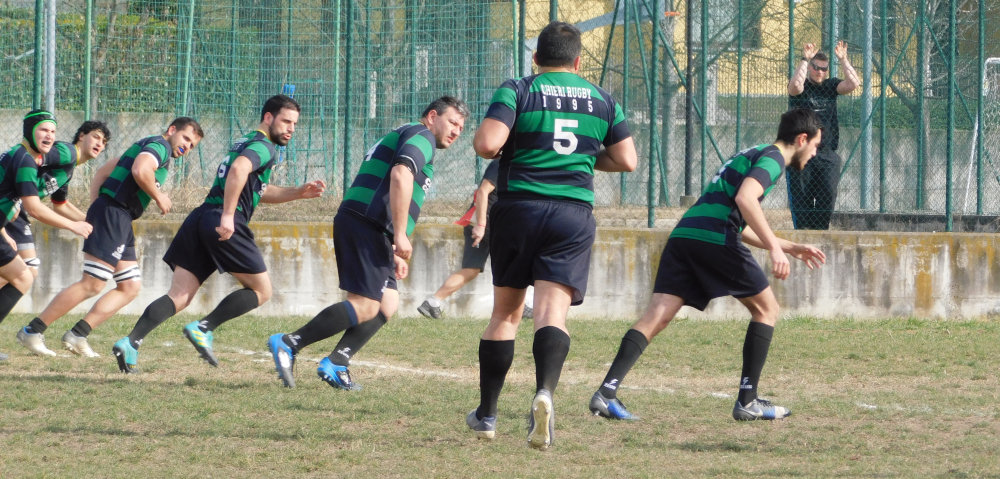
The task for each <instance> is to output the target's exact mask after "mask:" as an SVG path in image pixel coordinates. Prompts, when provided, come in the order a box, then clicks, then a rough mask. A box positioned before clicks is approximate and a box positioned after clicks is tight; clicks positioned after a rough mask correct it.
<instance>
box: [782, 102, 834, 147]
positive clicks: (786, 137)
mask: <svg viewBox="0 0 1000 479" xmlns="http://www.w3.org/2000/svg"><path fill="white" fill-rule="evenodd" d="M822 128H823V124H822V123H820V121H819V117H818V116H816V112H814V111H812V110H808V109H805V108H795V109H794V110H788V111H786V112H785V114H783V115H781V122H780V123H779V124H778V141H781V142H785V143H788V144H792V143H794V142H795V137H796V136H799V135H801V134H803V133H805V134H806V138H807V139H810V140H811V139H813V138H815V137H816V133H818V132H819V130H821V129H822Z"/></svg>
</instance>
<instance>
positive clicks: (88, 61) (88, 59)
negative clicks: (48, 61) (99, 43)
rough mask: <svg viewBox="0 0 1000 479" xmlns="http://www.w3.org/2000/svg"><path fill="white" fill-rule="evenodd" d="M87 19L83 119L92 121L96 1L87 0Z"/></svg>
mask: <svg viewBox="0 0 1000 479" xmlns="http://www.w3.org/2000/svg"><path fill="white" fill-rule="evenodd" d="M86 15H87V17H86V20H85V26H84V28H85V29H86V31H85V32H84V35H85V40H84V48H85V49H86V50H87V51H86V52H85V53H84V57H83V119H84V120H85V121H86V120H90V115H91V108H90V89H91V88H93V85H91V76H90V71H91V70H92V69H93V53H92V51H93V49H94V44H93V43H94V34H93V33H92V32H93V31H94V0H87V13H86Z"/></svg>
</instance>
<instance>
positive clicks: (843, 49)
mask: <svg viewBox="0 0 1000 479" xmlns="http://www.w3.org/2000/svg"><path fill="white" fill-rule="evenodd" d="M833 54H834V55H836V56H837V58H839V59H841V60H843V59H844V57H846V56H847V42H845V41H843V40H840V41H838V42H837V46H835V47H833Z"/></svg>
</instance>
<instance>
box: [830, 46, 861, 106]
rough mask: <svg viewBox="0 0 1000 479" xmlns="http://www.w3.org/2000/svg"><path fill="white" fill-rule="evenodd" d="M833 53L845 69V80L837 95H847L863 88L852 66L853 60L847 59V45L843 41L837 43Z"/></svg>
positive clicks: (839, 86) (840, 85)
mask: <svg viewBox="0 0 1000 479" xmlns="http://www.w3.org/2000/svg"><path fill="white" fill-rule="evenodd" d="M833 53H834V55H836V56H837V60H839V61H840V66H841V68H843V69H844V80H843V81H842V82H840V83H839V84H838V85H837V93H838V94H840V95H846V94H848V93H850V92H852V91H854V90H855V89H857V88H858V87H859V86H861V80H860V79H859V78H858V72H857V71H855V70H854V66H852V65H851V60H850V59H849V58H847V43H845V42H844V41H843V40H841V41H839V42H837V47H836V48H834V50H833Z"/></svg>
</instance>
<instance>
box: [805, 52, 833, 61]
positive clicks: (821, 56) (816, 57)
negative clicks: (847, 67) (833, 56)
mask: <svg viewBox="0 0 1000 479" xmlns="http://www.w3.org/2000/svg"><path fill="white" fill-rule="evenodd" d="M810 60H819V61H821V62H829V61H830V57H828V56H826V53H823V52H816V54H815V55H813V57H812V58H811V59H810Z"/></svg>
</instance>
